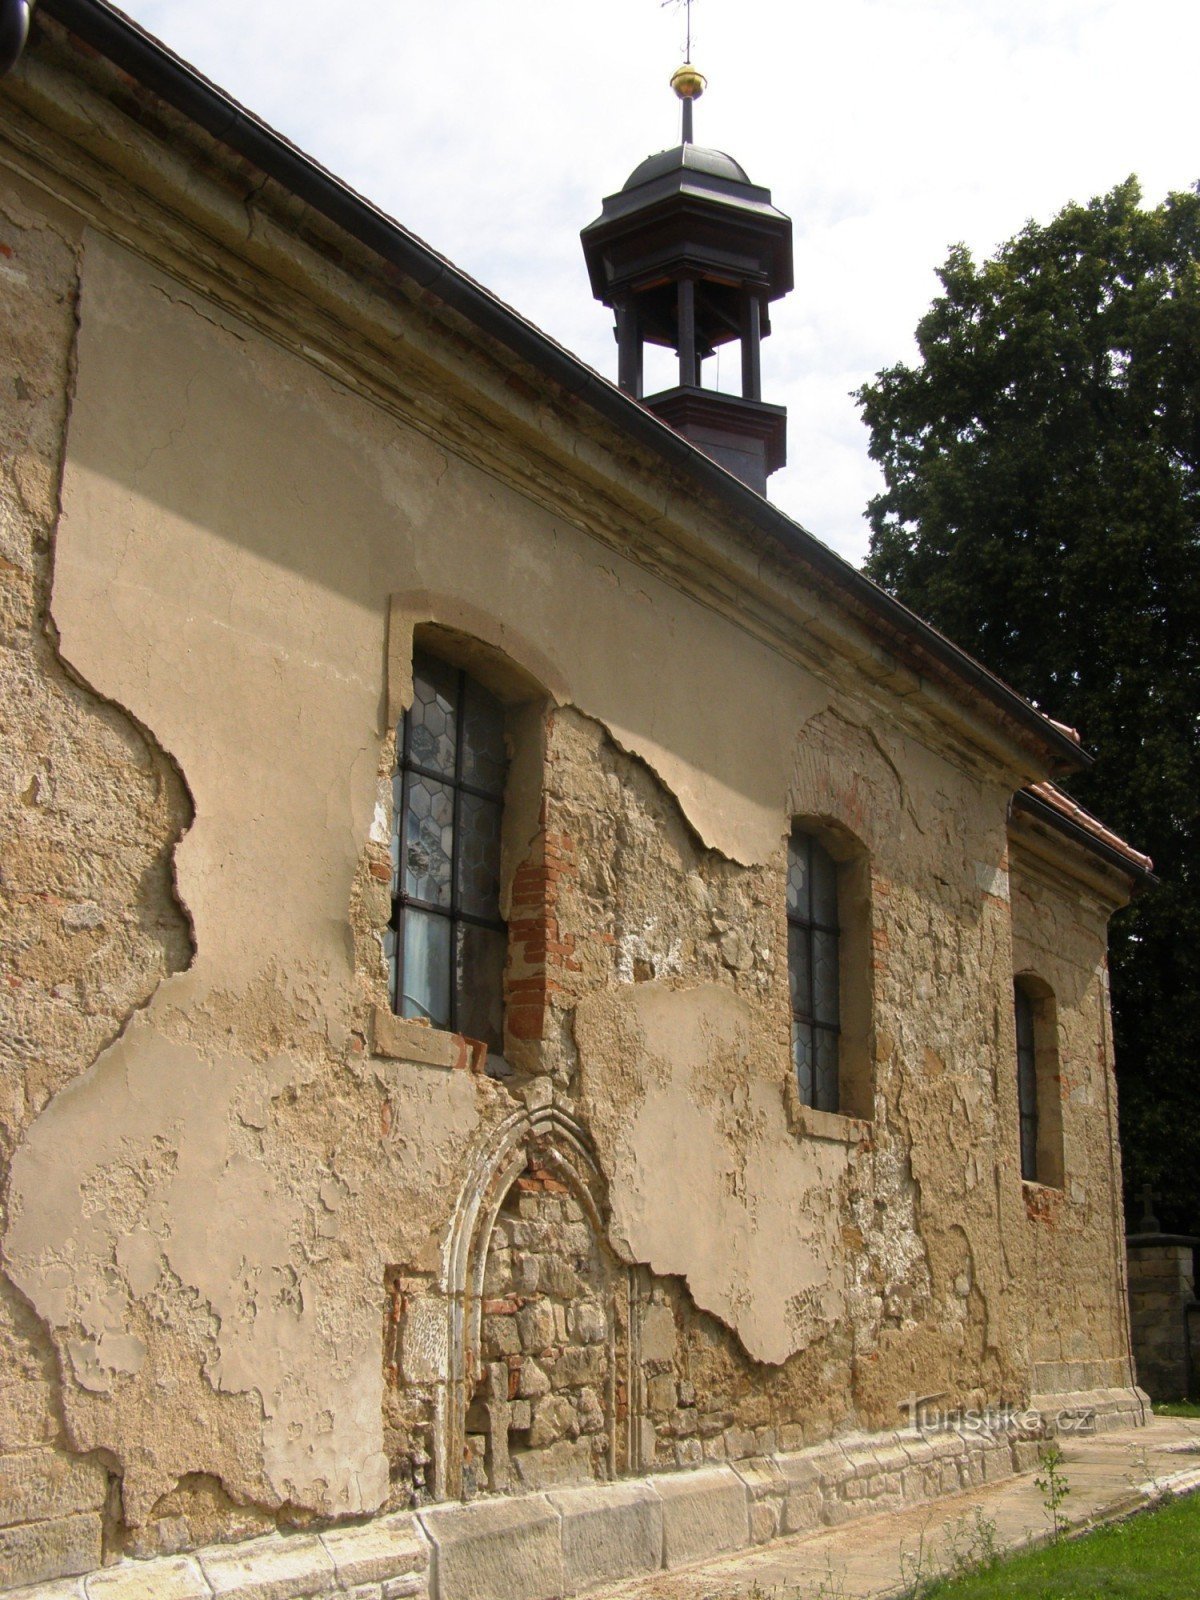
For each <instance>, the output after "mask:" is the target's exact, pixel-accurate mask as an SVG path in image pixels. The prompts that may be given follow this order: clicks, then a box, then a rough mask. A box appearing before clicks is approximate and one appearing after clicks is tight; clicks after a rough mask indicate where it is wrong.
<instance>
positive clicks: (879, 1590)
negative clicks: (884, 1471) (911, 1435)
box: [604, 1417, 1200, 1600]
mask: <svg viewBox="0 0 1200 1600" xmlns="http://www.w3.org/2000/svg"><path fill="white" fill-rule="evenodd" d="M1059 1446H1060V1448H1061V1450H1062V1452H1063V1457H1064V1463H1063V1471H1064V1472H1065V1474H1066V1478H1067V1482H1068V1484H1069V1485H1070V1489H1071V1493H1070V1495H1069V1496H1068V1498H1067V1500H1066V1502H1065V1504H1064V1507H1063V1511H1064V1513H1065V1515H1066V1518H1067V1521H1068V1522H1069V1523H1070V1525H1071V1526H1072V1527H1074V1528H1079V1527H1087V1526H1090V1525H1093V1524H1097V1523H1100V1522H1105V1521H1111V1520H1114V1519H1116V1518H1119V1517H1122V1516H1127V1515H1129V1514H1130V1513H1132V1512H1134V1511H1137V1510H1140V1509H1143V1508H1144V1507H1146V1506H1148V1505H1152V1504H1153V1503H1154V1502H1155V1501H1157V1500H1160V1499H1163V1498H1166V1497H1168V1496H1172V1495H1180V1494H1188V1493H1192V1492H1195V1491H1197V1490H1200V1421H1197V1420H1193V1419H1190V1418H1183V1417H1154V1418H1152V1419H1151V1421H1150V1422H1149V1423H1148V1424H1147V1425H1146V1427H1144V1428H1136V1429H1128V1430H1122V1431H1117V1432H1108V1433H1100V1434H1096V1435H1094V1436H1092V1437H1086V1436H1078V1435H1076V1436H1071V1437H1065V1438H1062V1439H1060V1440H1059ZM1036 1475H1037V1471H1036V1468H1034V1469H1032V1470H1030V1471H1028V1472H1024V1473H1021V1474H1020V1475H1019V1476H1017V1477H1010V1478H1007V1479H1005V1480H1003V1481H1002V1482H999V1483H992V1484H986V1485H981V1486H980V1487H978V1488H974V1489H970V1490H967V1491H964V1492H963V1493H961V1494H956V1495H949V1496H947V1497H946V1498H945V1499H942V1500H938V1501H936V1502H934V1503H933V1504H931V1505H926V1506H919V1507H916V1508H914V1509H906V1510H902V1511H894V1512H885V1513H882V1514H880V1515H877V1516H870V1517H864V1518H863V1519H862V1520H860V1521H858V1522H855V1523H852V1524H850V1525H848V1526H845V1527H838V1528H825V1529H821V1530H819V1531H817V1532H813V1533H808V1534H804V1535H801V1536H800V1537H797V1538H793V1539H780V1540H776V1541H775V1542H774V1543H773V1544H771V1545H769V1546H767V1547H765V1548H763V1549H761V1550H755V1551H748V1552H745V1553H743V1554H741V1555H738V1556H733V1557H725V1558H722V1559H719V1560H716V1561H709V1562H705V1563H704V1564H703V1565H697V1566H691V1567H688V1568H684V1569H682V1570H680V1571H676V1572H671V1573H659V1574H658V1575H656V1576H655V1577H653V1578H645V1579H640V1580H638V1581H636V1582H631V1583H625V1584H621V1585H619V1586H615V1587H613V1588H611V1589H607V1590H605V1591H604V1593H605V1595H606V1596H611V1597H612V1600H750V1597H751V1596H752V1595H754V1593H755V1591H757V1592H758V1593H759V1594H766V1595H770V1596H771V1597H772V1600H818V1597H820V1596H822V1595H826V1596H828V1595H836V1596H838V1600H843V1597H844V1600H886V1597H888V1596H897V1595H900V1594H902V1593H903V1592H904V1589H905V1586H906V1582H911V1579H912V1577H913V1576H914V1575H915V1572H914V1563H915V1562H916V1561H917V1559H918V1557H919V1556H921V1557H922V1559H923V1560H924V1571H925V1574H926V1575H929V1574H931V1573H932V1572H933V1571H934V1570H936V1569H937V1567H938V1566H940V1567H941V1568H943V1569H944V1568H945V1567H946V1566H947V1565H948V1564H949V1562H950V1559H951V1552H952V1549H953V1546H954V1545H955V1544H957V1545H958V1546H959V1548H963V1549H965V1548H966V1547H967V1545H968V1544H969V1542H970V1536H971V1529H972V1527H973V1523H974V1518H975V1514H976V1511H977V1510H978V1513H979V1515H980V1516H982V1517H984V1518H986V1519H988V1521H989V1522H990V1523H993V1524H994V1525H995V1537H996V1541H997V1544H998V1545H999V1547H1000V1548H1001V1549H1006V1550H1015V1549H1019V1548H1021V1547H1022V1546H1024V1545H1027V1544H1032V1543H1037V1542H1040V1541H1042V1540H1044V1539H1045V1538H1046V1536H1047V1533H1048V1529H1049V1524H1048V1521H1047V1517H1046V1512H1045V1509H1044V1507H1043V1505H1042V1496H1041V1491H1040V1490H1039V1489H1038V1488H1037V1487H1036V1485H1035V1484H1034V1481H1033V1480H1034V1477H1035V1476H1036Z"/></svg>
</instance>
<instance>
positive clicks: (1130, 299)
mask: <svg viewBox="0 0 1200 1600" xmlns="http://www.w3.org/2000/svg"><path fill="white" fill-rule="evenodd" d="M939 276H940V279H941V283H942V288H943V291H944V292H943V293H942V294H941V295H940V296H939V297H938V298H937V299H936V300H935V302H934V304H933V305H932V307H931V308H930V310H929V312H928V313H927V314H926V315H925V316H924V317H923V318H922V320H921V322H920V324H919V326H918V328H917V346H918V350H919V354H920V360H919V362H917V363H916V364H914V365H912V366H908V365H898V366H894V367H890V368H888V369H887V370H885V371H883V372H881V373H879V374H878V375H877V379H876V381H875V382H874V383H870V384H867V385H865V386H864V387H863V389H862V390H861V391H860V392H859V396H858V399H859V403H860V405H861V407H862V411H863V415H864V417H865V420H866V422H867V425H868V427H869V429H870V432H871V454H872V456H873V457H874V458H875V459H876V460H877V461H878V462H879V463H880V464H881V466H882V468H883V473H884V480H885V485H886V487H885V490H884V492H883V493H882V494H881V495H879V496H877V497H876V498H875V499H874V500H873V501H872V502H871V504H870V507H869V511H868V516H869V518H870V522H871V528H872V538H871V552H870V556H869V558H868V561H867V571H868V573H869V574H870V575H871V576H872V577H873V578H875V579H876V581H877V582H879V583H882V584H883V585H884V586H885V587H886V588H888V589H890V590H891V591H893V592H894V593H895V594H897V595H898V596H899V597H900V598H901V599H903V600H904V601H905V602H906V603H907V604H909V605H910V606H912V607H913V609H914V610H916V611H918V612H920V613H921V614H922V615H924V616H926V617H928V618H929V619H930V620H931V621H933V622H934V623H936V624H937V626H939V627H940V628H941V629H942V630H943V631H944V632H945V633H947V634H948V635H949V636H950V637H951V638H953V639H955V640H957V641H958V642H959V643H960V644H962V645H964V646H965V647H966V648H967V649H969V650H971V651H972V652H973V653H974V654H976V655H977V656H979V657H980V659H981V660H983V661H984V662H985V663H986V664H987V665H988V666H990V667H991V668H992V669H993V670H994V671H995V672H997V673H999V674H1000V675H1001V676H1002V677H1004V678H1006V679H1007V680H1008V681H1009V682H1010V683H1011V684H1013V685H1014V686H1015V687H1016V688H1018V689H1019V690H1021V692H1022V693H1024V694H1025V695H1027V696H1028V697H1029V698H1030V699H1032V700H1034V701H1036V702H1037V704H1039V705H1040V706H1041V707H1042V708H1043V709H1044V710H1045V711H1047V712H1048V713H1049V714H1050V715H1052V716H1054V717H1057V718H1059V719H1060V720H1062V721H1065V722H1069V723H1070V724H1072V725H1073V726H1075V727H1077V728H1079V729H1080V730H1081V732H1082V734H1083V737H1084V740H1085V743H1086V744H1087V746H1088V748H1089V749H1090V750H1091V751H1092V752H1093V753H1094V755H1095V757H1096V762H1095V766H1094V767H1093V768H1092V769H1091V770H1090V771H1088V772H1086V773H1081V774H1079V775H1077V776H1076V777H1074V778H1072V779H1070V780H1068V782H1067V785H1066V787H1068V788H1069V789H1070V790H1071V791H1072V793H1073V794H1075V795H1076V797H1077V798H1078V799H1079V800H1080V801H1081V802H1082V803H1083V804H1084V805H1086V806H1088V807H1089V808H1090V809H1092V810H1094V811H1096V812H1097V813H1098V814H1099V815H1100V816H1101V817H1102V818H1103V820H1104V821H1105V822H1106V823H1108V824H1109V826H1111V827H1114V828H1115V829H1117V831H1119V832H1120V833H1122V834H1123V835H1124V836H1125V837H1126V838H1128V839H1129V840H1130V841H1131V842H1132V843H1134V844H1136V845H1137V846H1138V847H1139V848H1141V849H1144V850H1147V851H1148V852H1149V853H1150V854H1151V855H1153V857H1154V860H1155V868H1156V871H1157V872H1158V873H1159V875H1160V878H1161V884H1160V886H1159V887H1158V888H1155V889H1152V890H1150V891H1148V892H1146V893H1144V894H1143V895H1141V896H1140V897H1139V898H1138V899H1137V900H1136V901H1135V902H1134V904H1133V905H1132V906H1131V907H1130V908H1129V910H1127V911H1125V912H1122V913H1120V914H1119V916H1118V917H1117V918H1116V919H1115V920H1114V923H1113V939H1112V966H1113V1001H1114V1012H1115V1033H1116V1046H1117V1068H1118V1080H1119V1084H1120V1094H1121V1125H1122V1142H1123V1146H1124V1154H1125V1169H1126V1187H1127V1194H1132V1195H1136V1194H1137V1192H1138V1190H1139V1189H1140V1186H1141V1185H1142V1184H1143V1183H1145V1182H1149V1183H1152V1184H1153V1185H1154V1187H1155V1189H1156V1191H1158V1192H1159V1193H1160V1194H1161V1195H1162V1197H1163V1203H1162V1205H1161V1206H1160V1208H1159V1215H1160V1218H1161V1220H1162V1221H1163V1222H1164V1223H1165V1224H1168V1225H1170V1226H1172V1227H1174V1228H1180V1229H1182V1228H1186V1229H1188V1230H1189V1231H1196V1232H1200V979H1198V974H1200V863H1198V861H1197V847H1198V845H1200V827H1198V815H1200V192H1197V193H1180V194H1173V195H1170V196H1169V197H1168V198H1167V200H1166V201H1165V202H1164V203H1163V204H1162V205H1160V206H1157V207H1155V208H1153V209H1149V208H1144V207H1143V206H1142V204H1141V196H1140V192H1139V189H1138V185H1137V183H1136V181H1135V180H1134V179H1132V178H1130V179H1128V180H1127V181H1126V182H1125V183H1123V184H1121V185H1119V186H1118V187H1117V188H1115V189H1114V190H1113V191H1112V192H1111V193H1110V194H1107V195H1104V196H1102V197H1100V198H1098V199H1095V200H1093V201H1091V202H1090V204H1088V205H1069V206H1067V207H1066V208H1065V209H1064V210H1063V211H1062V212H1061V213H1060V214H1059V215H1058V216H1056V217H1055V218H1054V219H1053V220H1052V221H1051V222H1049V223H1047V224H1046V225H1044V226H1043V225H1039V224H1036V223H1029V224H1028V225H1027V226H1026V227H1025V228H1024V229H1023V230H1022V231H1021V232H1020V233H1019V234H1017V236H1016V237H1015V238H1013V239H1012V240H1010V241H1009V242H1008V243H1007V244H1005V245H1004V246H1003V247H1002V248H1001V249H1000V250H999V251H998V252H997V254H996V256H995V259H994V260H991V261H985V262H984V263H982V265H976V263H975V262H974V260H973V259H972V257H971V255H970V253H969V251H967V250H966V249H965V248H963V247H962V246H959V247H957V248H955V249H954V250H952V251H951V253H950V256H949V258H948V260H947V262H946V264H945V266H944V267H943V268H942V271H941V273H940V274H939ZM1133 1220H1134V1221H1135V1222H1136V1220H1137V1212H1136V1210H1134V1211H1133Z"/></svg>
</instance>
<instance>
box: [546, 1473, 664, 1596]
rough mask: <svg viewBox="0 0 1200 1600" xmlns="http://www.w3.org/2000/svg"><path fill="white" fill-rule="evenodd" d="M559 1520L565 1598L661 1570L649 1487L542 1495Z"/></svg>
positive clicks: (655, 1504)
mask: <svg viewBox="0 0 1200 1600" xmlns="http://www.w3.org/2000/svg"><path fill="white" fill-rule="evenodd" d="M547 1499H548V1500H549V1501H550V1502H551V1504H552V1505H553V1506H554V1508H555V1510H556V1511H557V1512H558V1514H559V1516H560V1517H561V1518H562V1558H563V1576H564V1581H565V1583H566V1592H567V1593H568V1594H578V1593H582V1592H583V1591H584V1590H586V1589H595V1588H599V1587H600V1585H601V1584H609V1583H619V1582H621V1581H622V1580H623V1579H625V1578H636V1577H641V1576H642V1575H644V1574H645V1573H648V1572H657V1571H658V1569H659V1568H660V1567H661V1565H662V1552H663V1518H662V1502H661V1500H660V1499H659V1498H658V1496H657V1495H656V1494H655V1493H654V1491H653V1490H652V1489H651V1488H650V1486H649V1485H648V1484H645V1483H628V1484H606V1485H604V1486H603V1487H595V1488H591V1487H588V1488H580V1489H557V1490H554V1491H553V1492H552V1493H551V1494H549V1495H548V1496H547Z"/></svg>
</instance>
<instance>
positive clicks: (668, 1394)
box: [646, 1373, 675, 1412]
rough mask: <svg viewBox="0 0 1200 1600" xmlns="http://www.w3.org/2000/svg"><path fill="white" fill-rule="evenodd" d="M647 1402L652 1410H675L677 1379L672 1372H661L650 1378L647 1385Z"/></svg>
mask: <svg viewBox="0 0 1200 1600" xmlns="http://www.w3.org/2000/svg"><path fill="white" fill-rule="evenodd" d="M646 1404H647V1405H648V1406H649V1407H650V1409H651V1411H657V1412H665V1411H674V1409H675V1380H674V1378H672V1377H671V1375H670V1373H660V1374H659V1375H658V1376H657V1377H655V1378H651V1379H650V1381H649V1383H648V1384H647V1385H646Z"/></svg>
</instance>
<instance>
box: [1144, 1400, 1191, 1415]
mask: <svg viewBox="0 0 1200 1600" xmlns="http://www.w3.org/2000/svg"><path fill="white" fill-rule="evenodd" d="M1154 1415H1155V1416H1156V1417H1200V1401H1196V1400H1156V1401H1155V1402H1154Z"/></svg>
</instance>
